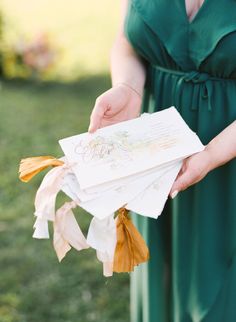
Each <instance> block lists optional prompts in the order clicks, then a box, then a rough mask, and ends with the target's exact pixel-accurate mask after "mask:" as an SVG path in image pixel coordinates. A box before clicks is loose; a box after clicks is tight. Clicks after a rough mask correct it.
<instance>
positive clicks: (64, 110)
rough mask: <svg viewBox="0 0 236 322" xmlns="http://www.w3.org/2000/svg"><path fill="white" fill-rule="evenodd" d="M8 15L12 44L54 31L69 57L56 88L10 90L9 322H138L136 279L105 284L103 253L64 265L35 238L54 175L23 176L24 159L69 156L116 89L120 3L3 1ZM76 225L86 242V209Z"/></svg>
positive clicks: (47, 84) (1, 202) (0, 321)
mask: <svg viewBox="0 0 236 322" xmlns="http://www.w3.org/2000/svg"><path fill="white" fill-rule="evenodd" d="M0 10H1V12H2V13H3V15H4V19H5V30H4V37H5V38H4V41H5V43H7V44H11V43H14V41H15V40H16V39H17V37H19V36H21V35H24V36H25V37H28V38H29V39H30V37H33V36H34V35H35V34H36V33H38V32H48V33H49V34H50V37H51V39H52V40H53V43H54V44H55V46H58V47H59V48H60V60H59V62H57V66H56V68H55V71H54V74H52V75H50V80H47V81H40V80H37V79H36V80H35V79H1V81H0V322H90V321H97V322H110V321H113V322H128V321H129V276H128V274H115V275H114V276H113V277H112V278H104V277H103V276H102V265H101V264H100V263H99V262H98V261H97V259H96V255H95V252H94V251H93V250H84V251H81V252H80V253H78V252H77V251H75V250H71V251H70V252H69V254H68V255H67V257H66V258H65V259H64V260H63V261H62V263H61V264H59V263H58V260H57V258H56V255H55V253H54V250H53V247H52V240H36V239H32V237H31V236H32V226H33V223H34V217H33V212H34V206H33V201H34V195H35V192H36V190H37V187H38V186H39V184H40V182H41V180H42V178H43V176H44V174H45V172H44V173H42V174H40V175H38V176H37V177H36V178H34V179H33V180H32V182H30V183H28V184H24V183H21V182H20V181H19V180H18V174H17V172H18V164H19V161H20V159H21V158H23V157H27V156H34V155H54V156H56V157H60V156H61V155H62V151H61V150H60V147H59V145H58V140H59V139H60V138H63V137H66V136H70V135H74V134H77V133H81V132H84V131H86V130H87V127H88V122H89V115H90V112H91V109H92V107H93V104H94V101H95V99H96V97H97V96H98V95H99V94H100V93H102V92H103V91H104V90H106V89H108V88H109V86H110V78H109V48H110V46H111V44H112V38H113V37H114V34H115V30H116V27H117V24H118V13H119V1H118V0H117V1H116V0H115V1H111V0H88V1H84V0H82V1H81V0H50V1H48V0H27V1H26V0H20V1H19V0H1V1H0ZM64 199H65V197H64V196H63V195H60V196H59V200H58V204H61V203H62V202H63V200H64ZM76 218H77V220H78V222H79V224H80V225H81V228H82V230H83V231H84V233H85V234H86V231H87V229H88V224H89V221H90V219H91V217H90V215H88V214H87V213H85V212H84V211H81V210H77V211H76ZM51 235H52V234H51Z"/></svg>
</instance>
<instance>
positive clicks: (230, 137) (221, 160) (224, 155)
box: [206, 121, 236, 170]
mask: <svg viewBox="0 0 236 322" xmlns="http://www.w3.org/2000/svg"><path fill="white" fill-rule="evenodd" d="M206 151H207V152H209V154H210V155H211V160H212V161H211V165H210V167H211V169H210V170H212V169H214V168H217V167H219V166H221V165H223V164H225V163H227V162H228V161H230V160H232V159H234V158H236V121H234V122H233V123H231V124H230V125H229V126H227V127H226V128H225V129H224V130H223V131H222V132H220V133H219V134H218V135H217V136H216V137H215V138H214V139H213V140H211V141H210V143H208V145H207V146H206Z"/></svg>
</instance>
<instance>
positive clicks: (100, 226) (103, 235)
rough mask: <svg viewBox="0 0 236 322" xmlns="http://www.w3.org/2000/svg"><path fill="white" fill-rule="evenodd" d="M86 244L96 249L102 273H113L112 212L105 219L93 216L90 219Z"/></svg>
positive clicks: (114, 225) (113, 229)
mask: <svg viewBox="0 0 236 322" xmlns="http://www.w3.org/2000/svg"><path fill="white" fill-rule="evenodd" d="M87 242H88V244H89V245H90V246H91V247H92V248H94V249H96V251H97V258H98V260H99V261H101V262H102V263H103V275H104V276H112V275H113V260H114V252H115V247H116V223H115V220H114V214H111V215H110V216H108V217H107V218H105V219H98V218H96V217H94V218H93V219H92V220H91V223H90V226H89V230H88V235H87Z"/></svg>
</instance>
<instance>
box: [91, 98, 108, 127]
mask: <svg viewBox="0 0 236 322" xmlns="http://www.w3.org/2000/svg"><path fill="white" fill-rule="evenodd" d="M108 108H109V106H108V107H107V105H106V104H105V102H104V101H103V100H102V99H100V98H97V100H96V103H95V106H94V108H93V111H92V113H91V115H90V124H89V128H88V132H90V133H93V132H95V131H96V130H97V129H98V128H99V127H100V124H101V121H102V119H103V117H104V114H105V113H106V110H107V109H108Z"/></svg>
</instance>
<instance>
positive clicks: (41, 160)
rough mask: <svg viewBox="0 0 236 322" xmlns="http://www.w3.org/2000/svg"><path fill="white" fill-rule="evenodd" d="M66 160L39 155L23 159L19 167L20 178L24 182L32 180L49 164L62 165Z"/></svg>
mask: <svg viewBox="0 0 236 322" xmlns="http://www.w3.org/2000/svg"><path fill="white" fill-rule="evenodd" d="M63 164H64V162H63V161H61V160H58V159H56V158H54V157H52V156H50V155H49V156H39V157H31V158H26V159H22V160H21V162H20V167H19V178H20V180H21V181H23V182H28V181H30V180H31V179H32V178H33V177H34V176H35V175H36V174H38V173H39V172H41V171H42V170H44V169H46V168H47V167H49V166H53V167H56V166H60V165H63Z"/></svg>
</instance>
